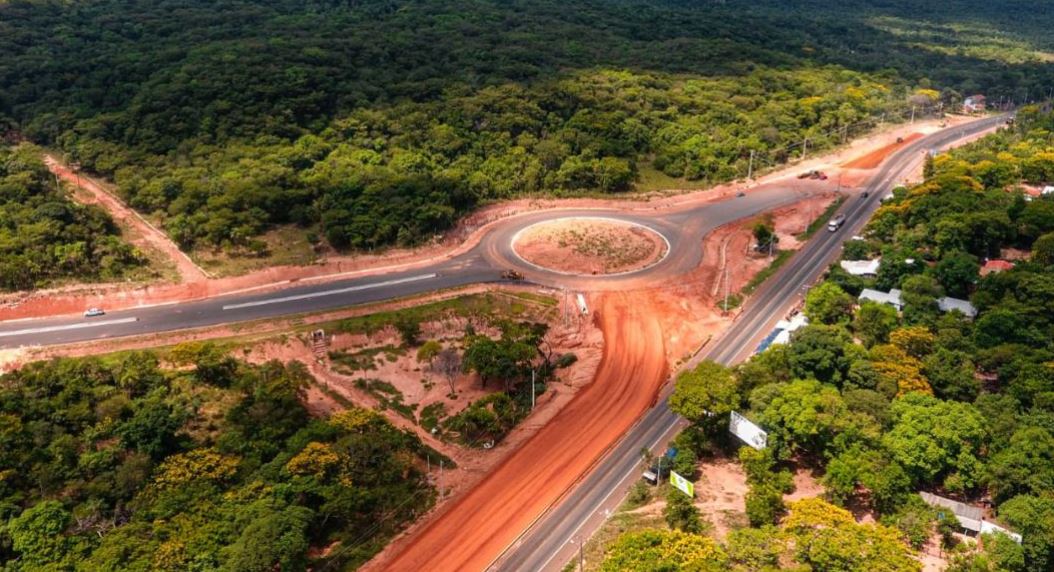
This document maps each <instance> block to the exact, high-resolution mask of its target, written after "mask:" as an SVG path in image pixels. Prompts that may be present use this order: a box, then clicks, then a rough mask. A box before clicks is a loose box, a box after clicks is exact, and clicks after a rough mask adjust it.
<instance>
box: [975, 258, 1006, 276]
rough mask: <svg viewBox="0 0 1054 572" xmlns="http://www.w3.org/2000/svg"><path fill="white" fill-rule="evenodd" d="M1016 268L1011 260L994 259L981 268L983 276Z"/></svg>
mask: <svg viewBox="0 0 1054 572" xmlns="http://www.w3.org/2000/svg"><path fill="white" fill-rule="evenodd" d="M1012 268H1014V263H1013V262H1010V261H1009V260H1003V259H1001V258H993V259H991V260H988V261H986V262H985V263H984V266H982V267H981V276H987V275H988V274H991V273H993V272H1005V271H1007V270H1011V269H1012Z"/></svg>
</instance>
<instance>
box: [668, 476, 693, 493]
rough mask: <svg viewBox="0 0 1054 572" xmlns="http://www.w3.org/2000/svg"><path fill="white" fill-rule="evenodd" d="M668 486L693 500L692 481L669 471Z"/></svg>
mask: <svg viewBox="0 0 1054 572" xmlns="http://www.w3.org/2000/svg"><path fill="white" fill-rule="evenodd" d="M670 484H671V485H673V486H674V487H676V488H677V489H678V490H680V491H681V492H682V493H684V494H686V495H688V496H690V497H692V498H695V485H694V484H692V481H689V480H688V479H686V478H684V477H682V476H681V475H678V474H677V473H675V472H673V471H670Z"/></svg>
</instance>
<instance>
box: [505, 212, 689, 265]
mask: <svg viewBox="0 0 1054 572" xmlns="http://www.w3.org/2000/svg"><path fill="white" fill-rule="evenodd" d="M511 250H512V253H513V254H514V255H515V256H516V258H518V259H519V261H520V262H522V263H524V264H528V265H530V266H532V267H534V268H536V269H538V270H544V271H549V272H556V273H558V274H564V275H571V276H624V275H628V274H635V273H637V272H641V271H643V270H647V269H648V268H650V267H652V266H654V265H656V264H659V263H660V262H662V261H663V260H664V259H665V258H666V256H667V255H668V254H669V253H670V240H669V239H668V238H667V237H666V236H665V235H664V234H662V232H660V231H658V230H656V229H654V228H652V227H650V226H648V225H646V224H642V223H639V222H635V221H626V220H619V219H615V218H609V217H599V216H580V217H563V218H554V219H550V220H545V221H541V222H536V223H533V224H531V225H529V226H527V227H524V228H522V229H520V230H519V231H518V232H517V233H516V234H515V235H513V237H512V240H511Z"/></svg>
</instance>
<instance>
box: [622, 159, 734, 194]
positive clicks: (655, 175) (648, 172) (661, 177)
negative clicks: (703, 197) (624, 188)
mask: <svg viewBox="0 0 1054 572" xmlns="http://www.w3.org/2000/svg"><path fill="white" fill-rule="evenodd" d="M638 167H639V171H638V176H637V182H636V183H635V184H634V185H633V190H634V191H636V192H638V193H651V192H657V191H697V190H700V189H706V188H708V187H711V186H713V185H714V183H712V182H710V181H689V180H688V179H685V178H683V177H671V176H669V175H667V174H666V173H663V172H662V171H660V170H658V169H656V168H655V167H654V166H653V165H652V164H651V161H642V162H641V163H640V164H639V165H638Z"/></svg>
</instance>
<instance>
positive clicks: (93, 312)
mask: <svg viewBox="0 0 1054 572" xmlns="http://www.w3.org/2000/svg"><path fill="white" fill-rule="evenodd" d="M104 314H106V312H103V311H102V308H88V309H87V310H85V311H84V317H85V318H94V317H95V316H102V315H104Z"/></svg>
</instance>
